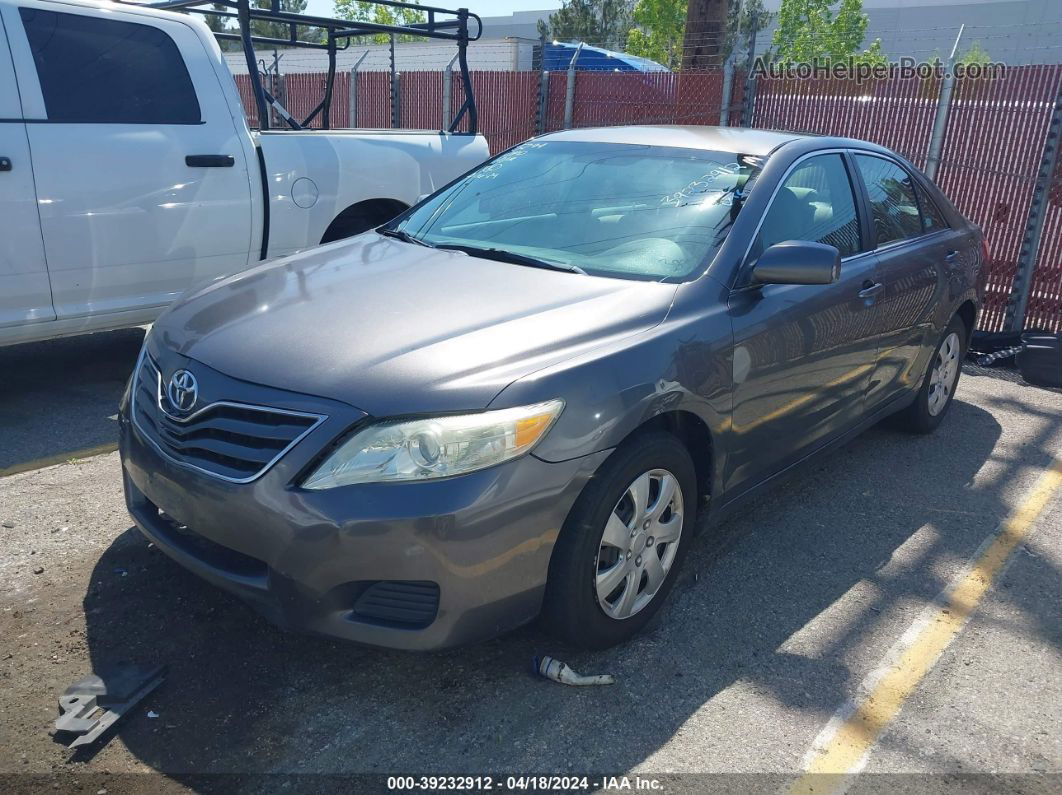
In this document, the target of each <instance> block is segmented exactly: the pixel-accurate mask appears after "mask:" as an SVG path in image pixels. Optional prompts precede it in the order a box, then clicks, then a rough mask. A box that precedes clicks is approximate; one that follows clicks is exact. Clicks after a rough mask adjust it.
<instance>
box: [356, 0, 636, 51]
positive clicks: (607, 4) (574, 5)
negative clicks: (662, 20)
mask: <svg viewBox="0 0 1062 795" xmlns="http://www.w3.org/2000/svg"><path fill="white" fill-rule="evenodd" d="M337 2H338V0H337ZM632 6H633V0H564V5H563V6H561V8H560V10H558V11H557V12H556V13H554V14H550V16H549V21H548V22H546V23H543V22H541V21H540V22H539V24H538V32H539V35H540V36H545V37H546V38H547V39H554V40H556V41H585V42H586V43H587V44H593V45H597V46H600V47H608V48H611V49H620V48H622V47H623V46H624V44H625V43H626V42H627V34H628V32H629V31H630V29H631V25H632V19H631V8H632Z"/></svg>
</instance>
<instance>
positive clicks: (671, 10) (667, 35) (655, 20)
mask: <svg viewBox="0 0 1062 795" xmlns="http://www.w3.org/2000/svg"><path fill="white" fill-rule="evenodd" d="M688 5H689V0H638V3H637V4H636V5H635V6H634V14H633V21H634V25H635V27H634V28H632V29H631V31H630V33H628V34H627V52H629V53H632V54H634V55H641V56H642V57H644V58H651V59H652V60H654V61H657V62H658V63H662V64H664V65H665V66H667V67H669V68H671V69H677V68H678V67H679V66H680V65H681V63H682V44H683V39H684V37H685V34H686V12H687V9H688ZM739 13H740V16H741V18H740V19H738V15H739ZM770 20H771V14H770V12H768V11H766V10H764V7H763V0H745V2H744V3H741V2H740V0H730V7H729V9H728V11H727V34H726V41H725V44H724V57H729V55H730V53H731V51H732V50H733V49H734V48H735V47H738V48H740V47H742V46H744V45H743V44H741V43H740V42H739V41H738V37H739V36H748V35H749V34H750V33H751V32H752V31H753V30H755V31H757V32H758V31H761V30H763V29H764V28H765V27H766V26H767V23H768V22H770Z"/></svg>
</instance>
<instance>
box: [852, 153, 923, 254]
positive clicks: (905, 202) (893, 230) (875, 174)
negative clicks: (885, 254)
mask: <svg viewBox="0 0 1062 795" xmlns="http://www.w3.org/2000/svg"><path fill="white" fill-rule="evenodd" d="M855 159H856V163H857V164H858V166H859V173H860V174H862V175H863V182H864V183H865V184H866V186H867V193H868V194H869V195H870V210H871V217H872V218H873V221H874V233H875V235H876V237H877V240H876V243H877V245H878V246H884V245H885V244H887V243H895V242H897V241H899V240H908V239H910V238H914V237H919V236H920V235H921V234H922V219H921V217H920V216H919V213H918V200H917V199H916V198H915V191H914V185H913V184H912V182H911V176H910V175H909V174H908V173H907V172H906V171H904V170H903V169H902V168H900V167H899V166H898V165H896V164H895V163H893V162H892V161H889V160H885V159H884V158H881V157H871V156H870V155H856V158H855Z"/></svg>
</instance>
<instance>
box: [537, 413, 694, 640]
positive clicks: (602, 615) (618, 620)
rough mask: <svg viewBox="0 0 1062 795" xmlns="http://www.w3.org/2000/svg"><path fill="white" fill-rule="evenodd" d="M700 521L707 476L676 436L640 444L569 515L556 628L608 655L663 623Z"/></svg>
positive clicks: (551, 596) (552, 602)
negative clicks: (701, 480) (700, 481)
mask: <svg viewBox="0 0 1062 795" xmlns="http://www.w3.org/2000/svg"><path fill="white" fill-rule="evenodd" d="M696 514H697V478H696V473H695V470H694V466H693V460H692V459H691V458H690V455H689V453H688V452H687V450H686V448H685V446H684V445H683V444H682V443H681V442H680V441H679V440H678V439H676V438H675V437H674V436H672V435H671V434H669V433H653V434H650V435H645V436H639V437H636V438H635V439H632V440H630V441H629V442H627V443H625V444H624V445H622V446H621V447H619V448H618V449H617V450H616V452H614V453H613V454H612V456H611V457H609V459H608V460H607V461H606V462H605V464H604V465H603V466H602V468H601V470H600V471H599V472H597V473H596V474H595V475H594V477H593V479H592V480H591V481H590V483H589V484H588V485H587V486H586V489H585V490H584V491H583V493H582V494H581V495H580V496H579V499H578V500H577V502H576V504H575V507H573V508H572V511H571V513H570V514H569V515H568V519H567V521H566V522H565V523H564V528H563V529H562V531H561V534H560V538H558V540H557V545H556V547H554V550H553V557H552V559H551V560H550V570H549V580H548V582H547V583H546V596H545V600H544V603H543V608H542V618H543V621H544V623H545V625H546V627H547V628H548V629H549V630H550V631H551V632H553V633H554V634H556V635H558V636H559V637H560V638H562V639H563V640H565V641H567V642H568V643H570V644H572V645H574V646H580V647H583V648H587V649H603V648H607V647H608V646H613V645H615V644H617V643H620V642H622V641H625V640H627V639H628V638H630V637H631V636H633V635H634V634H636V633H637V632H638V631H639V630H640V629H641V628H642V627H644V626H645V625H646V624H647V623H648V622H649V620H650V619H651V618H652V617H653V615H654V614H655V613H656V611H657V610H659V609H660V606H661V605H662V604H663V602H664V600H665V599H666V598H667V595H668V592H669V591H670V590H671V586H672V585H673V584H674V581H675V576H676V573H677V572H678V569H679V566H680V565H681V564H682V559H683V557H684V555H685V551H686V548H687V547H688V545H689V543H690V539H691V538H692V537H693V524H694V522H695V521H696V518H697V516H696Z"/></svg>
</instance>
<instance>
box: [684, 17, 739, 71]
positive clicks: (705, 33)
mask: <svg viewBox="0 0 1062 795" xmlns="http://www.w3.org/2000/svg"><path fill="white" fill-rule="evenodd" d="M728 6H729V3H728V0H690V2H689V8H688V10H687V11H686V36H685V39H684V40H683V43H682V70H683V71H688V70H690V69H709V68H713V67H714V68H718V67H721V66H722V65H723V44H724V41H723V39H724V37H725V35H726V17H727V10H728Z"/></svg>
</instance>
